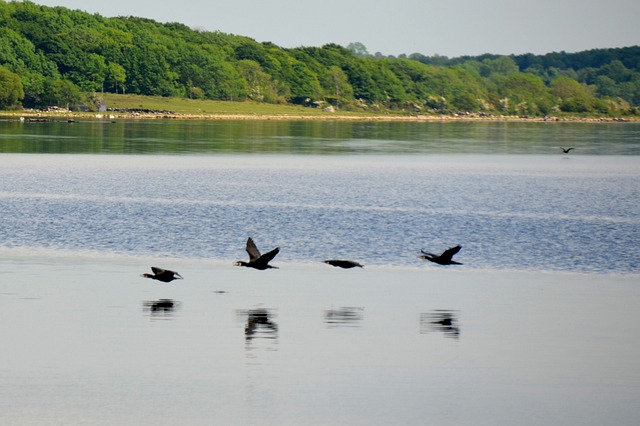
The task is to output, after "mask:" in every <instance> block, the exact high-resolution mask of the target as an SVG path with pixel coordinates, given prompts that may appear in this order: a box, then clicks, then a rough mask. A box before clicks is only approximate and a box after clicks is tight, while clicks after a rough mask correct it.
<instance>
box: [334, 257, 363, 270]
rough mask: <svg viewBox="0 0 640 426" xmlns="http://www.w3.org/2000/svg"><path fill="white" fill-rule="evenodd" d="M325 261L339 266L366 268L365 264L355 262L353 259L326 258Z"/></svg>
mask: <svg viewBox="0 0 640 426" xmlns="http://www.w3.org/2000/svg"><path fill="white" fill-rule="evenodd" d="M324 263H326V264H327V265H331V266H337V267H338V268H344V269H350V268H355V267H358V268H364V265H361V264H360V263H358V262H354V261H353V260H337V259H333V260H325V261H324Z"/></svg>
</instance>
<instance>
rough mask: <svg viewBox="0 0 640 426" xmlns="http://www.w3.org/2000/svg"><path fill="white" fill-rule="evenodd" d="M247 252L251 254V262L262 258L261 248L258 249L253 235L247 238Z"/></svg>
mask: <svg viewBox="0 0 640 426" xmlns="http://www.w3.org/2000/svg"><path fill="white" fill-rule="evenodd" d="M247 253H248V254H249V262H255V261H256V260H258V259H259V258H260V250H258V247H256V243H254V242H253V240H252V239H251V237H249V238H247ZM274 256H275V254H274Z"/></svg>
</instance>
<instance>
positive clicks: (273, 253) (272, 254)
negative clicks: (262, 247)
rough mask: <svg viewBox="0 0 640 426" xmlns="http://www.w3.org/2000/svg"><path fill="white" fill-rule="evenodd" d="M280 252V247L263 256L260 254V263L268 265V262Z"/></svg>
mask: <svg viewBox="0 0 640 426" xmlns="http://www.w3.org/2000/svg"><path fill="white" fill-rule="evenodd" d="M279 252H280V247H276V248H274V249H273V250H271V251H270V252H269V253H265V254H263V255H262V256H260V258H259V259H258V263H260V264H261V265H266V264H267V263H269V262H271V261H272V260H273V258H274V257H276V255H277V254H278V253H279Z"/></svg>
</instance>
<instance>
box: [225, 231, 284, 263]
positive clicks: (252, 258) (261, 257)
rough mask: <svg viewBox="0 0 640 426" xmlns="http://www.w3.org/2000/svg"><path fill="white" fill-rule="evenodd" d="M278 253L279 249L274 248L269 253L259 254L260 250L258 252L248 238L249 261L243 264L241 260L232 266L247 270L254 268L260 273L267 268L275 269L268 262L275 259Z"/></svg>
mask: <svg viewBox="0 0 640 426" xmlns="http://www.w3.org/2000/svg"><path fill="white" fill-rule="evenodd" d="M278 252H280V247H276V248H274V249H273V250H271V251H270V252H269V253H265V254H260V250H258V247H256V244H255V243H254V242H253V240H252V239H251V237H249V238H247V253H248V254H249V261H248V262H243V261H242V260H238V261H237V262H236V263H235V264H234V265H235V266H246V267H248V268H255V269H259V270H261V271H264V270H265V269H269V268H274V269H277V267H275V266H271V265H269V262H271V260H273V258H274V257H276V255H277V254H278Z"/></svg>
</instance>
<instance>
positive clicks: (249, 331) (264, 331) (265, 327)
mask: <svg viewBox="0 0 640 426" xmlns="http://www.w3.org/2000/svg"><path fill="white" fill-rule="evenodd" d="M241 314H243V315H246V317H247V322H246V324H245V326H244V336H245V339H246V340H247V342H249V341H251V340H253V339H255V338H262V339H276V338H277V337H278V324H276V322H275V321H273V319H272V318H273V314H272V313H271V312H270V311H269V310H268V309H264V308H256V309H249V310H248V311H244V312H241Z"/></svg>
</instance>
